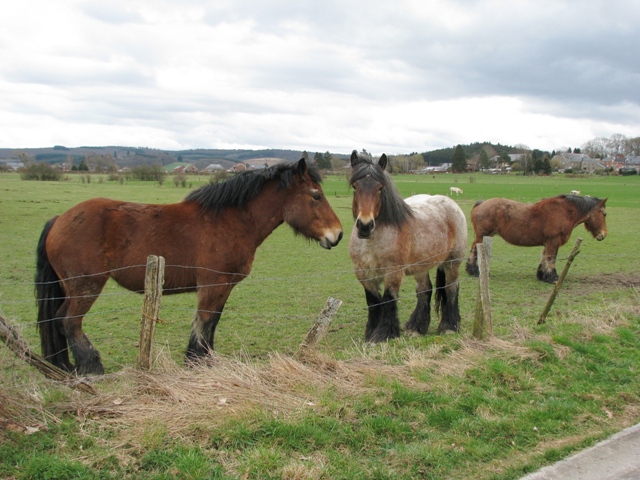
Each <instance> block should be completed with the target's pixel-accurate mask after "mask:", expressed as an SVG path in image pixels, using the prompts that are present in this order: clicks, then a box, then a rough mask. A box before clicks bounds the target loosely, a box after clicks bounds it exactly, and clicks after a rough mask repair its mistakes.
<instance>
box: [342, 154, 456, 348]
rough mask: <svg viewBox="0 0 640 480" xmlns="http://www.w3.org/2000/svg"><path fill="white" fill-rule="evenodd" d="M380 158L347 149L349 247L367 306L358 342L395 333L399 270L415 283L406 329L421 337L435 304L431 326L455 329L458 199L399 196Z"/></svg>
mask: <svg viewBox="0 0 640 480" xmlns="http://www.w3.org/2000/svg"><path fill="white" fill-rule="evenodd" d="M386 165H387V156H386V155H384V154H383V155H382V156H381V157H380V160H379V161H378V163H373V162H372V161H371V160H370V159H367V158H359V157H358V153H357V152H356V151H355V150H354V151H353V153H352V154H351V169H352V172H351V177H350V179H349V184H350V185H351V186H352V187H353V188H354V193H353V206H352V208H353V218H354V219H355V228H354V229H353V232H352V234H351V239H350V241H349V253H350V255H351V260H352V261H353V265H354V269H355V274H356V277H357V278H358V280H359V281H360V284H361V285H362V286H363V287H364V292H365V297H366V300H367V306H368V320H367V326H366V329H365V340H367V341H369V342H382V341H385V340H389V339H392V338H396V337H398V336H399V335H400V322H399V319H398V294H399V293H400V285H401V284H402V280H403V279H404V277H405V275H413V277H414V279H415V281H416V296H417V298H418V301H417V304H416V307H415V309H414V311H413V313H412V314H411V317H410V319H409V321H408V322H407V323H406V325H405V329H406V330H407V331H410V332H415V333H419V334H421V335H424V334H426V333H427V330H428V328H429V323H430V321H431V313H430V309H431V294H432V291H433V285H432V283H431V279H430V278H429V271H430V270H431V269H433V268H435V269H436V275H435V281H436V291H435V306H436V312H439V313H440V324H439V325H438V331H439V332H440V333H444V332H446V331H454V332H457V331H459V330H460V310H459V307H458V291H459V289H458V274H459V270H460V265H461V264H462V262H463V261H464V255H465V252H466V249H467V220H466V218H465V216H464V213H463V212H462V210H461V209H460V207H459V206H458V204H457V203H456V202H455V201H453V200H452V199H450V198H449V197H447V196H444V195H414V196H412V197H409V198H407V199H406V200H403V199H402V197H401V196H400V194H399V193H398V191H397V190H396V188H395V186H394V184H393V182H392V181H391V178H390V176H389V174H387V173H386V172H385V167H386Z"/></svg>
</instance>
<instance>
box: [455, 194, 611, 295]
mask: <svg viewBox="0 0 640 480" xmlns="http://www.w3.org/2000/svg"><path fill="white" fill-rule="evenodd" d="M606 202H607V199H606V198H605V199H604V200H601V199H599V198H595V197H580V196H577V195H559V196H557V197H551V198H545V199H543V200H540V201H538V202H536V203H533V204H526V203H519V202H515V201H513V200H508V199H506V198H491V199H489V200H486V201H482V200H481V201H479V202H477V203H476V204H475V205H474V206H473V209H472V210H471V223H472V224H473V229H474V231H475V234H476V238H475V240H474V241H473V245H471V252H470V254H469V259H468V260H467V266H466V270H467V273H469V274H470V275H474V276H477V275H478V274H479V271H478V264H477V261H476V260H477V259H476V243H478V242H482V237H485V236H493V235H495V234H498V235H500V236H501V237H502V238H503V239H504V240H505V241H506V242H507V243H510V244H512V245H516V246H519V247H534V246H540V245H544V250H543V251H542V260H541V261H540V264H539V265H538V273H537V276H538V280H541V281H543V282H548V283H555V282H556V281H557V280H558V273H557V272H556V265H555V264H556V255H557V254H558V249H559V248H560V247H561V246H562V245H564V244H565V243H567V242H568V241H569V237H570V236H571V232H572V231H573V229H574V228H575V227H577V226H578V225H580V224H581V223H584V226H585V227H586V228H587V230H588V231H589V232H590V233H591V235H593V236H594V237H595V238H596V239H597V240H604V238H605V237H606V236H607V223H606V221H605V217H606V216H607V212H606V209H605V203H606Z"/></svg>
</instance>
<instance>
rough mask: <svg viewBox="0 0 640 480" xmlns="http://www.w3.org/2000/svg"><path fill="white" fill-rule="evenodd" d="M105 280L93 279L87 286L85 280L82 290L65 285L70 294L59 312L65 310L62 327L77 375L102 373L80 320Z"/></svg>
mask: <svg viewBox="0 0 640 480" xmlns="http://www.w3.org/2000/svg"><path fill="white" fill-rule="evenodd" d="M107 279H108V277H93V278H92V282H91V283H90V284H89V285H87V284H86V280H85V283H84V285H82V288H80V286H78V285H73V288H69V285H65V290H66V291H67V292H70V293H69V294H68V295H67V299H66V300H65V302H64V304H63V305H62V307H61V311H62V310H63V309H64V310H65V311H64V318H63V319H62V326H63V328H64V334H65V336H66V337H67V342H68V343H69V349H70V350H71V353H72V354H73V359H74V360H75V362H76V372H77V373H78V375H89V374H96V375H100V374H103V373H104V367H103V366H102V361H101V360H100V353H99V352H98V350H96V349H95V348H94V346H93V345H92V344H91V342H90V341H89V339H88V338H87V336H86V335H85V334H84V332H83V331H82V320H83V318H84V316H85V315H86V314H87V312H88V311H89V309H90V308H91V306H92V305H93V304H94V302H95V301H96V299H97V298H98V295H99V294H100V292H101V291H102V288H103V287H104V285H105V283H107Z"/></svg>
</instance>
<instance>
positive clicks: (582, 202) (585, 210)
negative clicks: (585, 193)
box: [560, 195, 602, 216]
mask: <svg viewBox="0 0 640 480" xmlns="http://www.w3.org/2000/svg"><path fill="white" fill-rule="evenodd" d="M560 198H564V199H565V200H566V201H567V202H570V203H572V204H573V205H575V206H576V208H577V209H578V213H580V215H581V216H584V215H588V214H589V213H591V212H592V211H593V209H594V208H596V206H597V205H598V204H599V203H600V202H601V201H602V199H600V198H598V197H582V196H580V195H560Z"/></svg>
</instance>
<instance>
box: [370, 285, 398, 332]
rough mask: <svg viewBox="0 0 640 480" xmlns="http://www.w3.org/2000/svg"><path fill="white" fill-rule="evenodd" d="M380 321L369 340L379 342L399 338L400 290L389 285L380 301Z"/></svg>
mask: <svg viewBox="0 0 640 480" xmlns="http://www.w3.org/2000/svg"><path fill="white" fill-rule="evenodd" d="M380 309H381V312H380V322H379V323H378V326H377V327H376V328H375V330H374V331H373V332H372V333H371V338H370V339H369V341H371V342H374V343H377V342H384V341H386V340H391V339H392V338H398V337H399V336H400V321H399V320H398V290H397V289H396V288H393V287H387V288H385V290H384V294H383V295H382V299H381V303H380Z"/></svg>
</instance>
